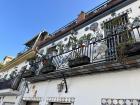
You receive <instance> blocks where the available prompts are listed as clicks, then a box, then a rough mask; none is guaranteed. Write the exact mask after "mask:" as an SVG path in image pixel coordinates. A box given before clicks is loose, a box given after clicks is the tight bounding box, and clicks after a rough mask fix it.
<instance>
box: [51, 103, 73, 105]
mask: <svg viewBox="0 0 140 105" xmlns="http://www.w3.org/2000/svg"><path fill="white" fill-rule="evenodd" d="M50 105H71V104H70V103H57V102H52V103H51V104H50Z"/></svg>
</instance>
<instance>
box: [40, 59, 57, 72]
mask: <svg viewBox="0 0 140 105" xmlns="http://www.w3.org/2000/svg"><path fill="white" fill-rule="evenodd" d="M52 60H53V57H51V58H44V59H43V60H42V63H43V67H42V69H41V70H40V73H41V74H45V73H50V72H54V71H55V70H56V67H55V66H54V64H53V63H52Z"/></svg>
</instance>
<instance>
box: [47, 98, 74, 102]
mask: <svg viewBox="0 0 140 105" xmlns="http://www.w3.org/2000/svg"><path fill="white" fill-rule="evenodd" d="M46 100H47V102H59V103H74V102H75V98H74V97H47V99H46Z"/></svg>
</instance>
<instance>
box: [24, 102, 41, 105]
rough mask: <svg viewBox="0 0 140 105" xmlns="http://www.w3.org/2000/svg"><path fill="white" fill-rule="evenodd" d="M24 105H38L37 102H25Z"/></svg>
mask: <svg viewBox="0 0 140 105" xmlns="http://www.w3.org/2000/svg"><path fill="white" fill-rule="evenodd" d="M26 105H39V102H36V101H28V102H26Z"/></svg>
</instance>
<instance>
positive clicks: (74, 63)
mask: <svg viewBox="0 0 140 105" xmlns="http://www.w3.org/2000/svg"><path fill="white" fill-rule="evenodd" d="M139 30H140V27H139V26H137V27H133V28H131V29H123V30H121V31H118V32H115V31H114V32H111V33H110V34H111V35H108V37H104V38H102V37H100V36H98V37H96V38H92V40H90V41H87V42H84V44H81V45H80V44H77V46H73V47H71V50H68V51H63V52H57V54H56V55H53V56H52V55H51V57H50V58H49V57H48V58H45V59H44V60H43V64H44V66H43V68H42V69H40V70H39V71H40V73H39V74H37V75H36V76H34V77H29V78H27V80H29V81H30V82H37V81H42V80H46V79H56V78H61V77H62V75H63V74H64V75H65V76H67V77H71V76H76V75H83V74H91V73H95V72H105V71H115V70H126V69H128V68H132V67H139V66H140V42H139V41H138V39H140V32H139ZM51 54H55V53H54V52H52V53H51Z"/></svg>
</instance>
